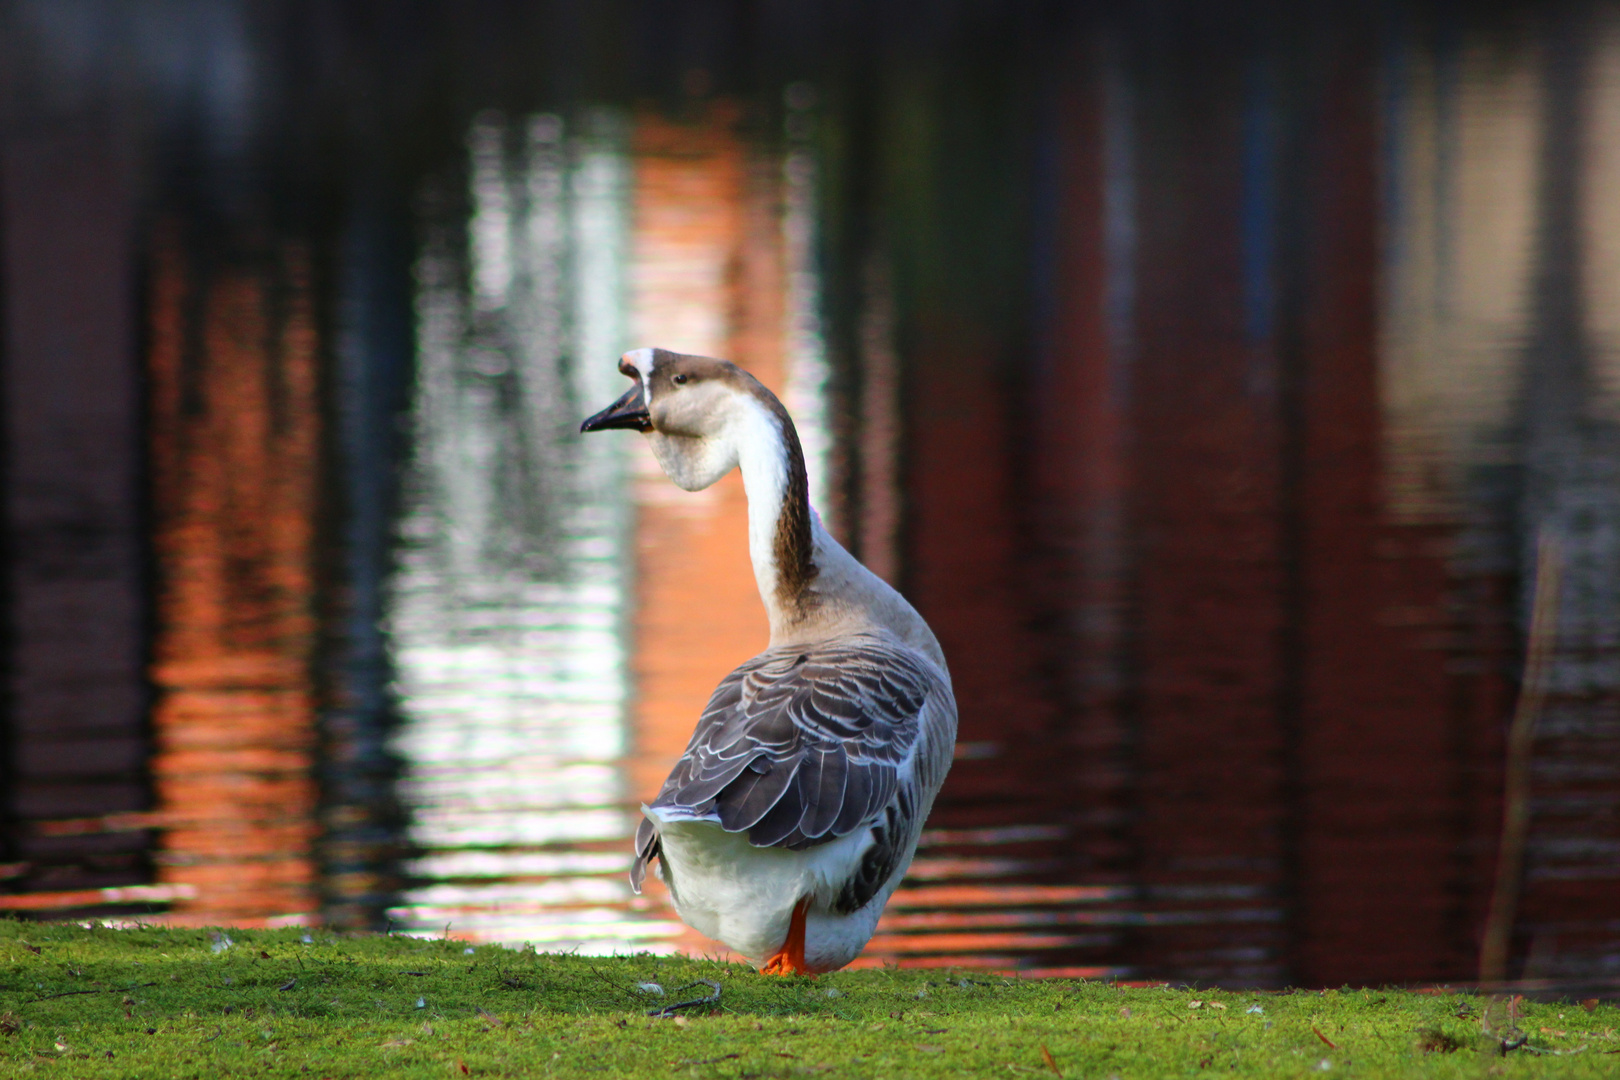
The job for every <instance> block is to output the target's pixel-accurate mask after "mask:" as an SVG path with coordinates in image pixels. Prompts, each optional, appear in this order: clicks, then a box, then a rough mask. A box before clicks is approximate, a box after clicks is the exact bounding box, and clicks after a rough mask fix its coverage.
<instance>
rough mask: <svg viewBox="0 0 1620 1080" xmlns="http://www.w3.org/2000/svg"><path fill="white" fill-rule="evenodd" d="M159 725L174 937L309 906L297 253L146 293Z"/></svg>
mask: <svg viewBox="0 0 1620 1080" xmlns="http://www.w3.org/2000/svg"><path fill="white" fill-rule="evenodd" d="M150 288H151V300H150V333H151V347H150V352H149V354H148V355H149V359H148V365H149V367H148V370H149V372H150V377H151V394H152V397H151V409H152V413H151V430H152V443H151V452H152V485H153V509H154V516H155V519H156V520H155V536H154V548H155V552H154V554H155V556H156V562H157V566H158V574H159V582H158V595H157V627H158V629H157V636H156V640H155V642H154V648H153V653H154V662H153V667H152V681H153V683H154V684H155V685H156V687H157V690H158V697H157V702H156V704H155V707H154V709H153V714H152V723H153V730H154V736H155V742H156V745H157V754H156V757H155V759H154V762H153V773H154V777H155V786H156V789H157V795H158V803H159V812H160V814H163V815H165V816H166V818H167V820H168V821H169V823H170V826H171V827H169V828H168V829H167V830H166V831H165V833H164V835H163V842H162V847H161V852H160V854H159V856H158V861H159V864H160V867H161V870H160V879H161V880H162V881H165V882H173V883H178V884H184V885H190V886H193V887H195V889H196V890H197V895H196V897H195V899H192V900H187V901H182V902H181V903H178V904H177V905H176V906H175V908H174V910H173V913H172V914H171V915H170V916H169V918H170V919H171V920H173V921H176V922H182V923H188V924H213V923H228V924H233V925H262V924H263V923H264V921H265V920H266V919H267V918H270V917H272V916H278V915H280V916H286V915H296V914H303V913H308V912H311V911H312V910H313V909H314V905H315V893H314V864H313V862H312V860H311V846H312V843H313V840H314V837H315V833H316V820H315V810H316V791H315V783H314V779H313V776H312V766H313V753H314V749H315V708H314V706H315V703H314V695H313V691H312V680H311V674H310V663H311V656H312V651H313V647H314V644H315V637H316V612H315V606H314V598H315V589H314V585H315V582H314V542H315V526H314V516H315V509H316V498H317V491H318V483H319V474H318V472H317V468H318V465H319V461H318V455H317V440H318V437H319V415H320V414H319V410H318V408H317V401H316V333H315V325H314V317H313V312H312V307H311V297H310V283H309V267H308V258H307V255H306V254H305V252H304V251H303V249H302V248H300V247H298V246H296V245H289V246H285V247H281V248H278V249H275V250H272V251H270V252H266V253H264V254H263V255H262V256H261V257H260V258H259V259H257V260H253V261H244V262H242V263H238V264H235V265H228V266H226V267H223V268H221V267H215V268H213V269H212V271H211V272H209V273H206V274H204V273H203V272H200V271H199V270H198V269H197V267H196V265H195V263H194V261H193V259H192V257H191V255H190V253H189V252H188V250H187V248H186V247H185V245H183V244H182V243H181V242H180V241H179V239H178V235H177V233H176V232H174V231H172V230H165V231H163V232H160V233H159V237H158V241H157V243H156V246H155V251H154V255H153V263H152V275H151V286H150Z"/></svg>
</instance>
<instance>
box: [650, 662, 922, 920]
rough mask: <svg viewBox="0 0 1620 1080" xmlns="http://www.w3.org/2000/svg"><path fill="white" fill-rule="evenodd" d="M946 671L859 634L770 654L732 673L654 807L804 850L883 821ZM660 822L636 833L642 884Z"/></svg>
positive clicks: (759, 843)
mask: <svg viewBox="0 0 1620 1080" xmlns="http://www.w3.org/2000/svg"><path fill="white" fill-rule="evenodd" d="M940 686H941V683H940V679H939V676H938V675H936V674H935V673H934V672H933V671H931V670H930V669H929V668H928V666H927V665H925V664H924V663H923V662H922V661H921V660H920V659H919V658H917V657H916V656H915V655H914V654H912V653H911V652H910V650H907V649H904V648H901V647H898V646H896V645H894V644H892V643H891V642H889V641H887V640H885V639H883V638H880V637H876V636H870V635H860V636H857V637H853V638H847V639H843V640H839V641H833V642H825V643H821V644H817V645H814V646H805V647H797V648H795V647H790V648H785V649H783V648H779V649H772V650H769V651H767V652H764V653H761V654H760V655H759V656H757V657H755V658H754V659H752V660H750V661H748V662H747V663H746V664H744V665H742V666H741V667H739V668H738V669H737V670H736V671H733V672H732V673H731V674H730V675H728V676H726V678H725V679H724V680H722V681H721V683H720V685H719V686H718V687H717V688H716V689H715V691H714V694H713V696H712V697H710V699H709V704H708V706H707V707H706V708H705V709H704V710H703V715H702V717H701V718H700V719H699V720H698V725H697V730H696V731H695V732H693V734H692V741H691V742H690V743H689V744H688V745H687V748H686V753H685V754H683V755H682V756H681V759H680V761H678V762H677V763H676V765H675V768H674V769H673V770H672V771H671V772H670V775H669V779H668V780H666V781H664V786H663V789H662V790H661V791H659V793H658V797H657V798H656V799H655V800H653V802H652V808H653V809H655V810H662V811H667V812H669V813H670V814H671V815H673V816H679V817H682V818H686V819H688V820H695V821H714V822H718V823H719V825H720V827H721V828H723V829H725V830H726V831H727V832H747V833H748V841H749V843H751V844H753V845H754V846H756V847H785V848H789V849H792V850H795V851H797V850H802V849H804V848H809V847H814V846H815V845H817V844H824V843H827V842H828V841H831V840H834V839H836V838H838V837H841V836H847V835H849V834H850V833H852V832H854V831H855V830H857V829H860V828H863V827H867V826H870V825H872V824H873V823H874V822H876V821H877V820H878V819H879V818H880V817H881V816H882V815H883V814H884V813H885V810H886V808H887V807H888V806H889V804H890V803H891V802H892V801H893V800H894V797H895V792H896V790H897V789H898V788H899V787H900V786H901V784H902V783H903V782H904V781H905V780H906V779H907V778H908V777H909V775H910V772H911V769H912V764H913V759H914V757H915V755H916V750H917V744H918V739H919V734H920V717H921V714H922V712H923V707H924V704H925V703H926V702H927V700H928V698H929V695H930V693H932V692H934V691H935V690H936V689H938V688H939V687H940ZM657 854H658V834H657V829H656V827H655V826H654V825H653V823H652V822H651V821H648V820H643V822H642V824H641V827H640V829H638V830H637V834H636V855H637V859H636V865H635V869H634V870H633V871H632V873H631V880H632V883H633V884H634V885H635V886H636V887H637V889H638V890H639V888H640V885H641V881H642V878H643V876H644V875H645V873H646V865H647V863H648V862H649V861H650V860H651V859H652V858H653V857H655V856H656V855H657Z"/></svg>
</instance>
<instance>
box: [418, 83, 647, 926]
mask: <svg viewBox="0 0 1620 1080" xmlns="http://www.w3.org/2000/svg"><path fill="white" fill-rule="evenodd" d="M583 126H584V128H585V129H586V130H585V133H584V134H583V135H581V136H577V137H573V138H565V137H564V133H563V125H562V122H561V121H560V120H558V119H557V118H556V117H552V116H537V117H532V118H530V119H529V120H528V121H527V122H526V123H524V124H516V123H510V124H509V123H507V122H506V121H505V120H503V119H502V118H501V117H499V116H497V115H493V114H485V115H483V116H481V117H480V118H479V119H478V120H477V122H476V123H475V124H474V126H473V129H472V131H471V132H470V134H469V138H468V149H469V166H470V168H469V173H470V177H469V184H468V188H469V195H470V200H471V205H470V206H469V207H468V208H467V210H468V212H466V213H462V214H458V213H457V212H456V210H455V209H453V207H454V206H455V205H456V202H455V201H454V200H441V201H440V203H439V204H437V206H436V208H434V209H430V210H429V211H428V217H429V220H428V221H427V222H426V235H425V242H424V248H423V251H422V253H421V256H420V258H419V260H418V262H417V267H416V274H417V290H418V291H417V363H418V371H417V377H416V387H415V399H414V403H413V416H412V420H413V424H414V447H413V461H412V468H411V471H410V474H409V476H408V478H407V485H406V491H407V494H406V500H405V507H404V511H403V515H402V520H401V524H400V536H399V550H398V562H397V568H396V571H395V575H394V579H393V582H392V588H391V594H390V610H389V616H388V619H387V629H388V631H389V635H390V640H391V643H392V660H393V665H394V668H395V671H396V672H397V682H396V687H395V689H396V693H397V694H398V697H399V701H400V712H401V715H402V717H403V724H402V728H401V730H400V732H399V734H398V736H397V738H396V740H395V749H396V751H397V752H398V753H399V755H400V756H401V758H402V759H403V761H404V763H405V768H404V773H405V775H404V779H403V781H402V783H401V795H402V797H403V799H404V801H405V803H406V805H407V806H409V807H410V809H411V812H412V823H411V827H410V832H409V835H410V839H411V840H412V842H413V843H414V844H415V845H416V846H417V847H418V849H419V851H420V854H419V857H418V858H416V859H415V860H414V862H413V863H412V864H411V866H410V867H409V869H410V871H411V873H412V875H413V876H414V877H415V878H416V879H417V881H418V882H419V884H418V885H417V886H415V887H413V888H411V889H409V890H407V891H406V893H405V895H404V897H403V901H404V902H403V904H402V905H401V906H400V907H399V908H397V909H396V910H394V911H393V912H391V914H392V915H393V916H394V918H395V919H396V921H397V922H399V923H400V924H401V925H402V926H403V928H405V929H406V930H407V931H409V930H415V931H418V932H434V933H437V932H440V931H442V928H443V927H444V924H445V923H450V924H452V932H453V933H455V934H457V935H459V936H465V937H469V938H473V939H476V940H486V941H518V940H524V941H532V942H534V943H535V944H537V945H539V946H541V947H543V948H572V947H576V946H578V947H580V948H581V949H583V950H584V951H587V952H612V951H627V950H637V949H646V948H658V947H659V943H660V940H661V939H665V938H668V937H669V936H670V935H672V934H673V933H674V932H675V931H676V930H678V927H677V926H674V925H673V924H670V923H667V922H663V921H659V920H655V919H651V918H648V917H644V916H639V915H637V914H635V913H633V912H631V911H629V910H628V908H627V907H626V905H627V903H628V901H629V900H630V891H629V886H628V883H627V881H626V878H625V872H626V871H627V870H628V868H629V841H630V837H631V834H632V832H633V829H634V822H633V818H632V816H631V815H630V813H629V812H628V810H627V808H626V806H625V805H624V800H625V798H626V792H625V788H624V777H623V773H622V771H621V769H620V767H619V766H618V765H617V764H616V763H617V762H618V761H619V760H620V759H621V758H622V757H623V756H624V753H625V749H626V730H625V724H626V699H627V692H628V682H627V679H628V675H627V662H626V661H627V658H626V646H625V633H624V626H625V619H626V604H627V603H628V597H629V584H630V583H629V581H628V567H629V566H630V565H631V560H630V559H629V557H628V551H627V547H628V545H627V539H628V528H629V519H628V508H629V503H628V501H627V495H626V487H625V476H624V471H625V470H624V460H623V459H624V451H625V449H626V444H625V443H624V442H623V441H622V440H615V439H597V440H582V439H580V438H578V436H577V434H576V424H577V419H578V417H579V416H580V415H582V414H583V412H584V411H588V407H590V405H591V403H593V402H601V401H606V400H609V399H610V398H611V397H613V396H614V395H615V394H616V393H617V387H616V386H615V385H614V384H615V383H616V382H617V381H618V380H617V376H616V373H615V372H614V369H613V364H612V359H613V357H615V356H616V355H617V354H618V353H619V352H620V351H622V350H623V348H624V347H625V345H624V319H625V316H624V304H625V301H624V284H623V278H624V268H625V253H626V251H627V237H626V232H627V227H628V226H627V214H628V203H627V199H628V177H627V172H628V167H627V163H626V158H625V153H624V148H623V136H622V132H621V130H620V125H617V124H616V123H615V121H614V119H613V118H612V117H611V116H606V115H602V116H595V117H591V118H587V121H586V123H585V124H584V125H583ZM430 203H431V200H430ZM594 846H599V847H601V848H602V850H599V851H598V850H591V848H592V847H594ZM665 947H666V948H667V946H665Z"/></svg>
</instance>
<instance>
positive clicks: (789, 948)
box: [759, 896, 816, 979]
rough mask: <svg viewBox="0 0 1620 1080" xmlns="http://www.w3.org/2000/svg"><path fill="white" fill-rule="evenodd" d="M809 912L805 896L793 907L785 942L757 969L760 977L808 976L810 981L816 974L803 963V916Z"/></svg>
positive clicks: (807, 899) (808, 901)
mask: <svg viewBox="0 0 1620 1080" xmlns="http://www.w3.org/2000/svg"><path fill="white" fill-rule="evenodd" d="M809 910H810V898H809V897H808V896H807V897H805V898H804V899H803V900H800V901H799V902H798V903H797V904H795V905H794V907H793V918H792V920H791V921H790V922H789V923H788V934H787V940H786V941H784V942H782V947H781V948H780V949H778V950H777V951H776V955H774V956H772V957H771V958H770V959H769V960H767V961H765V966H764V967H762V968H760V969H759V973H760V974H761V975H808V976H810V977H811V978H812V979H813V978H815V977H816V973H815V972H813V971H811V970H810V968H809V967H808V966H806V964H805V962H804V916H805V913H806V912H807V911H809Z"/></svg>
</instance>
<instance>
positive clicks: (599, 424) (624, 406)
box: [579, 381, 652, 431]
mask: <svg viewBox="0 0 1620 1080" xmlns="http://www.w3.org/2000/svg"><path fill="white" fill-rule="evenodd" d="M614 428H624V429H626V430H629V431H651V430H652V417H651V416H649V415H647V402H646V400H645V399H644V398H643V397H642V396H641V383H640V382H639V381H638V382H637V383H636V385H634V386H632V387H631V388H630V390H629V391H628V392H627V393H626V394H625V395H624V396H623V397H622V398H620V399H619V400H618V401H615V402H614V403H613V404H611V405H609V406H608V407H607V408H605V409H603V410H602V411H601V412H599V413H597V414H596V415H595V416H592V417H590V418H589V419H587V420H586V421H585V422H584V423H583V424H581V425H579V430H580V431H611V430H613V429H614Z"/></svg>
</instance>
